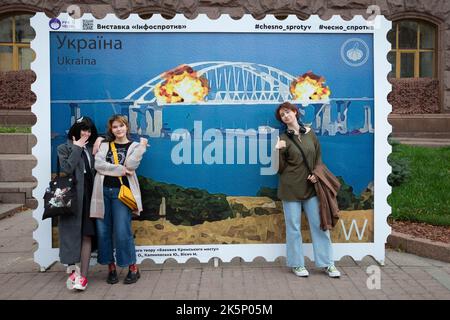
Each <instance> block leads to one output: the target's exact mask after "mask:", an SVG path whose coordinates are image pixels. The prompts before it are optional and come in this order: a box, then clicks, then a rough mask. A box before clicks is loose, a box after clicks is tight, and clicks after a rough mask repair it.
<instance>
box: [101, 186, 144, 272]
mask: <svg viewBox="0 0 450 320" xmlns="http://www.w3.org/2000/svg"><path fill="white" fill-rule="evenodd" d="M118 195H119V188H107V187H104V188H103V200H104V204H105V216H104V218H103V219H97V237H98V258H97V260H98V263H100V264H110V263H112V262H114V255H113V248H114V247H115V249H116V259H117V264H118V265H119V267H127V266H129V265H130V264H133V263H136V248H135V246H134V237H133V233H132V231H131V210H130V209H129V208H128V207H127V206H126V205H124V204H123V203H122V201H120V200H119V199H118V198H117V196H118Z"/></svg>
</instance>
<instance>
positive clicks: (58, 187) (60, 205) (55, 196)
mask: <svg viewBox="0 0 450 320" xmlns="http://www.w3.org/2000/svg"><path fill="white" fill-rule="evenodd" d="M56 161H57V164H56V168H57V169H56V176H55V178H53V179H52V181H50V183H49V186H48V188H47V189H46V190H45V195H44V215H43V216H42V220H44V219H47V218H54V217H58V216H72V215H74V214H75V213H76V210H77V190H76V181H75V176H74V175H73V174H71V175H66V176H61V174H60V171H61V167H60V164H59V157H56Z"/></svg>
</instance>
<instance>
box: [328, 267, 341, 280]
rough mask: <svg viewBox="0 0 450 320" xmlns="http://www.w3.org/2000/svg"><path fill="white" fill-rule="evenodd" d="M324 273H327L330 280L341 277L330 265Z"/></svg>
mask: <svg viewBox="0 0 450 320" xmlns="http://www.w3.org/2000/svg"><path fill="white" fill-rule="evenodd" d="M326 272H327V273H328V276H329V277H330V278H339V277H340V276H341V273H340V272H339V270H338V269H337V268H336V267H335V266H334V264H332V265H331V266H329V267H328V268H326Z"/></svg>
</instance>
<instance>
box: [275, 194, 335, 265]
mask: <svg viewBox="0 0 450 320" xmlns="http://www.w3.org/2000/svg"><path fill="white" fill-rule="evenodd" d="M302 206H303V207H304V209H305V212H306V216H307V218H308V222H309V229H310V232H311V238H312V244H313V249H314V262H315V264H316V266H317V267H328V266H329V265H332V264H333V263H334V262H333V251H332V247H331V239H330V231H328V230H327V231H323V230H322V229H320V215H319V201H318V199H317V197H312V198H310V199H308V200H303V201H283V209H284V219H285V223H286V251H287V266H288V267H304V266H305V258H304V255H303V242H302V234H301V221H302V220H301V212H302Z"/></svg>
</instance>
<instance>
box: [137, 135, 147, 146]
mask: <svg viewBox="0 0 450 320" xmlns="http://www.w3.org/2000/svg"><path fill="white" fill-rule="evenodd" d="M139 143H140V144H141V145H143V146H144V147H148V146H149V145H148V140H147V139H146V138H142V137H141V139H140V141H139Z"/></svg>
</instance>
